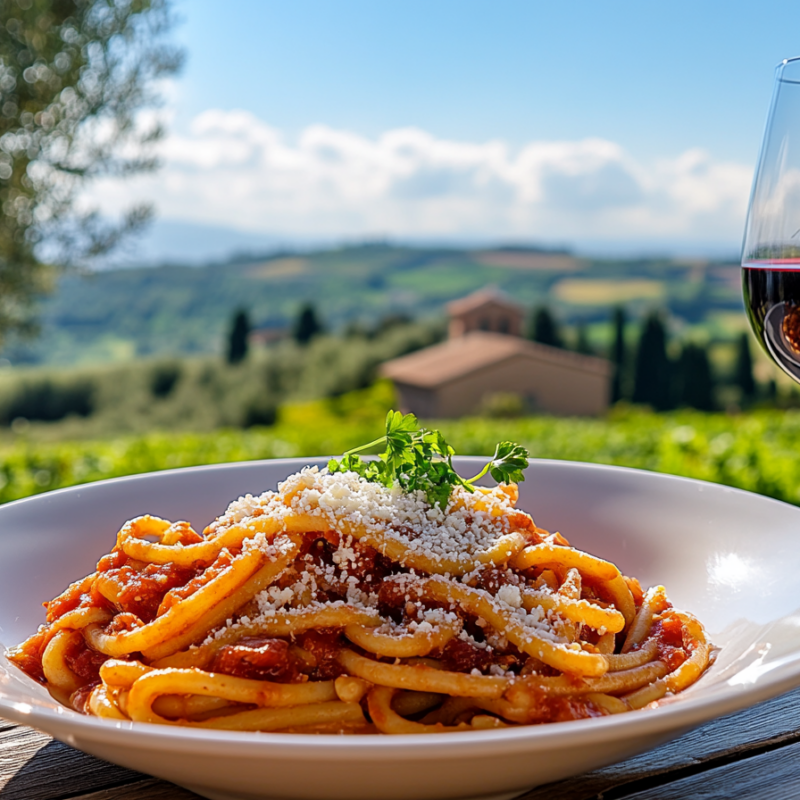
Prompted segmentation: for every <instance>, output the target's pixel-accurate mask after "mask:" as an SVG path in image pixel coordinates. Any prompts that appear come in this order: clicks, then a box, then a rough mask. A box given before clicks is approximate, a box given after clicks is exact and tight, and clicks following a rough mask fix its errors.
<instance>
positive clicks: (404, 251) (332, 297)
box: [0, 234, 744, 364]
mask: <svg viewBox="0 0 800 800" xmlns="http://www.w3.org/2000/svg"><path fill="white" fill-rule="evenodd" d="M209 235H210V236H211V234H209ZM212 239H213V236H212V237H211V239H209V241H212ZM221 241H222V240H221V239H220V240H218V243H219V242H221ZM201 243H202V242H201V241H200V240H199V239H198V242H197V245H198V249H197V250H196V251H194V252H197V253H199V252H201V250H202V248H201V247H200V244H201ZM264 246H265V248H266V247H267V245H266V241H265V242H264ZM203 252H208V253H209V254H210V253H212V252H213V249H212V247H211V245H209V246H208V249H207V250H206V251H203ZM187 259H188V254H187ZM209 261H212V262H213V259H209ZM194 263H195V264H198V263H199V262H197V261H195V262H194ZM487 284H492V285H495V286H498V287H499V288H501V289H503V290H505V291H506V292H508V293H509V294H510V295H512V296H513V297H514V298H516V299H517V300H518V301H519V302H520V303H522V304H524V305H526V306H528V307H530V308H533V307H534V306H536V305H538V304H542V303H547V304H549V305H551V306H552V307H553V308H554V309H555V311H556V313H557V315H558V316H559V317H560V318H561V320H562V321H564V322H568V323H576V322H579V321H582V322H587V323H590V324H591V323H600V322H604V321H605V320H607V319H608V316H609V311H610V308H611V307H612V306H614V305H616V304H620V303H621V304H625V305H626V307H627V308H628V309H629V310H630V311H631V313H633V314H640V313H643V312H644V311H645V310H647V309H649V308H651V307H654V306H658V307H664V308H668V309H669V310H670V313H671V314H672V315H673V317H674V318H675V320H676V321H677V324H680V325H683V326H687V325H688V326H691V325H703V326H705V327H706V328H707V330H708V331H710V333H711V335H712V336H727V335H732V334H731V331H732V330H735V329H737V328H739V327H741V328H743V326H744V317H743V316H742V314H741V308H742V306H741V298H740V290H739V273H738V269H736V267H735V266H726V265H725V264H724V263H723V262H717V261H709V260H706V259H693V260H692V259H684V260H679V259H667V258H661V259H656V258H605V259H599V258H583V257H578V256H575V255H573V254H571V253H569V252H567V251H564V250H548V249H544V248H535V247H527V246H510V247H496V248H493V249H482V250H481V249H474V250H473V249H457V248H445V247H438V248H437V247H422V246H419V247H410V246H408V247H401V246H394V245H391V244H385V243H372V244H363V245H357V246H355V245H354V246H348V247H338V248H329V249H324V250H317V251H313V252H298V251H295V252H290V251H287V252H284V253H277V252H273V253H272V254H270V255H267V256H262V257H260V258H256V257H254V256H252V255H251V256H246V255H242V256H240V257H239V258H235V259H230V260H228V261H227V262H225V263H209V262H208V261H207V262H205V263H200V265H198V266H192V267H189V266H177V265H169V266H157V267H148V268H144V267H130V268H127V269H107V270H103V271H100V272H97V273H95V274H92V275H90V276H88V277H78V276H69V277H66V278H64V279H63V280H62V281H61V282H60V284H59V287H58V291H57V292H56V293H55V294H54V295H53V296H51V297H49V298H47V299H46V300H45V301H44V302H43V303H42V306H41V319H42V335H41V336H40V338H39V339H38V340H36V341H35V342H32V343H30V344H26V345H22V344H19V343H14V342H10V343H8V344H7V345H6V347H5V350H4V351H3V352H2V354H0V356H2V357H5V358H8V359H9V360H11V362H12V363H56V364H71V363H77V362H85V361H93V360H121V359H127V358H134V357H137V356H144V355H154V354H170V353H173V354H179V353H181V354H182V353H208V352H221V351H222V347H223V342H224V340H225V336H226V331H227V329H228V326H229V324H230V320H231V318H232V316H233V314H234V313H235V311H236V310H237V309H238V308H244V309H247V310H248V312H249V314H250V318H251V321H252V323H253V325H254V326H255V327H270V328H280V327H283V326H286V325H287V324H289V323H290V321H291V320H292V319H293V318H294V316H295V315H296V313H297V310H298V308H299V306H300V305H301V304H302V303H304V302H308V301H311V302H314V303H315V304H316V307H317V310H318V312H319V315H320V316H321V318H322V319H323V320H324V322H325V324H326V325H327V326H328V327H329V328H332V329H336V328H339V327H341V326H343V325H344V324H346V323H348V322H354V321H360V322H361V323H364V324H367V325H369V324H373V323H374V322H376V321H377V320H379V319H380V318H381V317H384V316H387V315H391V314H397V313H402V314H405V315H410V316H414V317H419V316H431V315H441V314H443V308H444V304H446V303H447V302H448V301H450V300H453V299H455V298H457V297H462V296H464V295H466V294H468V293H470V292H472V291H474V290H476V289H478V288H480V287H482V286H485V285H487Z"/></svg>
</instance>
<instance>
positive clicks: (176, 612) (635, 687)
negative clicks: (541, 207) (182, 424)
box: [9, 467, 712, 734]
mask: <svg viewBox="0 0 800 800" xmlns="http://www.w3.org/2000/svg"><path fill="white" fill-rule="evenodd" d="M517 499H518V492H517V487H516V484H514V483H501V484H500V485H498V486H496V487H494V488H491V489H489V488H477V487H476V488H475V489H471V488H469V487H466V486H463V485H455V486H454V488H453V489H452V492H451V494H450V496H449V499H447V502H446V503H443V504H440V505H438V504H436V503H431V502H430V501H429V498H428V497H427V496H426V494H425V493H424V492H423V491H404V490H401V489H400V488H399V487H398V486H397V485H394V486H386V485H381V484H380V483H376V482H371V481H369V480H367V479H365V478H364V477H363V476H362V475H359V474H357V473H356V472H354V471H348V470H339V471H338V472H337V471H335V470H331V471H329V470H322V471H320V470H318V469H317V468H315V467H314V468H306V469H304V470H302V471H301V472H299V473H297V474H294V475H291V476H289V477H288V478H287V479H286V480H285V481H284V482H283V483H282V484H280V486H279V487H278V490H277V491H268V492H265V493H264V494H262V495H261V496H259V497H253V496H250V495H247V496H245V497H242V498H239V500H237V501H235V502H233V503H232V504H231V505H230V506H229V507H228V509H227V511H226V512H225V513H224V514H223V515H222V516H221V517H219V518H218V519H217V520H216V521H214V522H213V523H212V524H211V525H209V526H208V527H207V528H206V529H205V531H204V532H203V534H199V533H197V532H195V530H193V528H192V527H191V526H190V525H189V523H187V522H174V523H171V522H168V521H166V520H161V519H158V518H156V517H152V516H143V517H139V518H137V519H133V520H131V521H129V522H127V523H126V524H125V525H124V526H123V527H122V529H121V530H120V531H119V533H118V535H117V541H116V545H115V547H114V548H113V550H112V551H111V552H110V553H109V554H108V555H106V556H104V557H103V558H101V559H100V561H99V563H98V565H97V570H96V571H95V572H94V573H93V574H92V575H89V576H88V577H86V578H83V579H82V580H79V581H77V582H76V583H73V584H72V585H71V586H70V587H69V588H68V589H67V590H66V591H65V592H64V593H62V594H61V595H59V596H58V597H56V598H55V599H54V600H52V601H50V602H49V603H46V604H45V606H46V608H47V621H46V623H45V624H44V625H42V626H41V627H40V628H39V630H38V631H37V632H36V633H34V634H33V635H32V636H31V637H30V638H29V639H27V640H26V641H25V642H23V643H22V644H20V645H18V646H17V647H15V648H13V649H12V650H11V651H10V652H9V656H10V658H11V660H12V661H13V662H14V663H15V664H17V666H19V667H20V668H21V669H22V670H23V671H25V672H26V673H27V674H28V675H29V676H31V677H33V678H35V679H37V680H39V681H41V682H42V683H44V684H46V686H47V687H48V689H49V690H50V692H51V693H52V694H53V696H54V697H56V698H57V699H59V700H60V701H61V702H63V703H65V704H67V705H70V706H71V707H73V708H75V709H77V710H79V711H81V712H84V713H88V714H93V715H96V716H98V717H106V718H109V719H113V720H133V721H136V722H149V723H156V724H162V725H183V726H189V727H196V728H218V729H226V730H240V731H242V730H245V731H247V730H250V731H283V732H299V733H331V732H336V733H351V734H364V733H384V734H410V733H414V734H416V733H437V732H448V731H470V730H480V729H488V728H498V727H506V726H515V725H529V724H536V723H543V722H552V721H565V720H572V719H579V718H585V717H595V716H603V715H607V714H617V713H622V712H629V711H634V710H636V709H642V708H644V707H646V706H651V705H653V704H655V703H657V702H658V701H660V700H661V699H662V698H663V697H664V696H665V695H668V694H674V693H677V692H680V691H682V690H683V689H685V688H686V687H687V686H689V685H690V684H692V683H693V682H694V681H696V680H697V679H698V677H700V675H701V674H702V673H703V671H704V670H705V669H706V667H707V666H708V664H709V659H710V657H711V655H712V651H711V646H710V644H709V643H708V641H707V639H706V635H705V632H704V630H703V627H702V625H701V624H700V623H699V622H698V621H697V620H696V619H695V618H694V617H692V616H691V615H689V614H687V613H684V612H681V611H677V610H676V609H674V608H673V607H672V606H671V604H670V603H669V601H668V599H667V596H666V593H665V591H664V589H663V587H660V586H658V587H655V588H652V589H650V590H648V591H647V592H643V591H642V589H641V588H640V586H639V584H638V582H637V581H636V580H635V579H632V578H627V577H625V576H623V575H622V574H621V573H620V571H619V569H618V568H617V567H616V566H615V565H614V564H612V563H610V562H608V561H604V560H602V559H600V558H597V557H595V556H594V555H590V554H589V553H585V552H582V551H580V550H577V549H575V548H573V547H571V546H570V545H569V543H568V542H567V540H566V539H565V538H564V537H563V536H561V534H559V533H550V532H548V531H546V530H543V529H542V528H539V527H537V526H536V524H535V523H534V521H533V519H532V518H531V516H529V515H528V514H527V513H524V512H522V511H521V510H519V509H518V508H517V507H516V503H517Z"/></svg>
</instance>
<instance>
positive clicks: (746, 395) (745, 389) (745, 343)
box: [734, 333, 756, 400]
mask: <svg viewBox="0 0 800 800" xmlns="http://www.w3.org/2000/svg"><path fill="white" fill-rule="evenodd" d="M734 383H735V384H736V385H737V386H738V387H739V388H740V389H741V391H742V400H752V399H753V398H754V397H755V394H756V380H755V378H754V377H753V356H752V355H751V353H750V339H749V337H748V335H747V334H746V333H743V334H742V335H741V336H740V337H739V342H738V345H737V348H736V371H735V373H734Z"/></svg>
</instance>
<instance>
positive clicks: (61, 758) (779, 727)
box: [0, 690, 800, 800]
mask: <svg viewBox="0 0 800 800" xmlns="http://www.w3.org/2000/svg"><path fill="white" fill-rule="evenodd" d="M600 797H602V800H619V799H620V798H626V799H627V800H645V798H646V799H647V800H685V798H702V799H703V800H713V799H714V798H747V800H756V799H757V798H769V800H785V799H786V798H800V690H797V691H794V692H791V693H789V694H786V695H784V696H783V697H779V698H777V699H775V700H771V701H769V702H767V703H763V704H761V705H759V706H756V707H755V708H752V709H749V710H747V711H742V712H740V713H738V714H732V715H731V716H729V717H723V718H722V719H719V720H715V721H714V722H711V723H709V724H708V725H705V726H704V727H702V728H698V729H697V730H695V731H692V732H691V733H688V734H687V735H686V736H683V737H681V738H680V739H676V740H675V741H674V742H671V743H669V744H667V745H664V746H663V747H660V748H658V749H657V750H652V751H650V752H649V753H645V754H643V755H641V756H637V757H636V758H632V759H630V760H629V761H624V762H622V763H621V764H615V765H614V766H611V767H606V768H605V769H600V770H596V771H595V772H589V773H586V774H585V775H580V776H578V777H577V778H570V779H569V780H566V781H560V782H558V783H551V784H548V785H547V786H540V787H538V788H536V789H533V790H531V791H530V792H528V793H527V794H525V795H522V797H521V798H520V800H523V798H524V800H588V798H600ZM192 798H197V795H195V794H193V793H192V792H188V791H186V790H185V789H180V788H178V787H177V786H174V785H173V784H170V783H167V782H166V781H161V780H158V779H156V778H149V777H147V776H146V775H142V774H140V773H138V772H131V771H130V770H127V769H123V768H122V767H115V766H113V765H111V764H107V763H105V762H104V761H99V760H98V759H96V758H93V757H92V756H87V755H84V754H83V753H81V752H79V751H77V750H73V749H72V748H71V747H68V746H67V745H65V744H61V743H60V742H56V741H54V740H53V739H51V738H50V737H49V736H46V735H45V734H43V733H39V732H38V731H34V730H31V729H30V728H24V727H21V726H19V725H15V724H14V723H11V722H6V721H5V720H2V719H0V800H67V799H69V800H192ZM376 800H377V799H376ZM409 800H411V798H409Z"/></svg>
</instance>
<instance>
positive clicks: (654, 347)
mask: <svg viewBox="0 0 800 800" xmlns="http://www.w3.org/2000/svg"><path fill="white" fill-rule="evenodd" d="M671 367H672V365H671V364H670V360H669V356H668V355H667V333H666V330H665V328H664V323H663V322H662V321H661V315H660V314H659V313H658V312H656V311H654V312H652V313H651V314H649V315H648V316H647V317H646V319H645V320H644V323H643V325H642V333H641V336H640V337H639V347H638V348H637V351H636V365H635V368H634V378H633V398H632V399H633V402H634V403H645V404H647V405H650V406H652V407H653V408H655V409H656V410H657V411H665V410H667V409H668V408H672V397H671V396H670V384H671V380H670V379H671V372H672V370H671Z"/></svg>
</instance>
